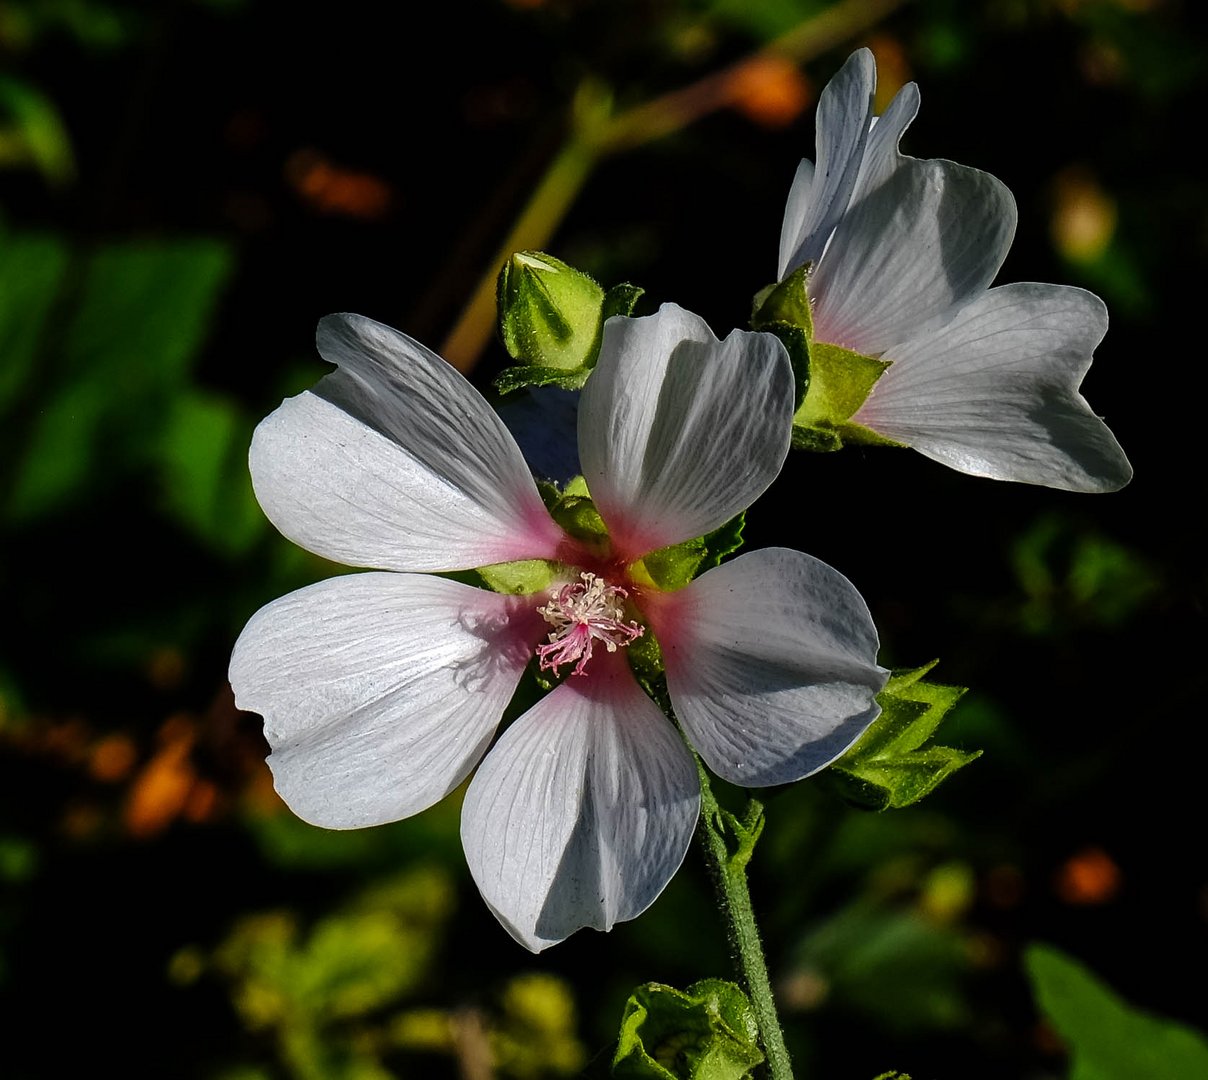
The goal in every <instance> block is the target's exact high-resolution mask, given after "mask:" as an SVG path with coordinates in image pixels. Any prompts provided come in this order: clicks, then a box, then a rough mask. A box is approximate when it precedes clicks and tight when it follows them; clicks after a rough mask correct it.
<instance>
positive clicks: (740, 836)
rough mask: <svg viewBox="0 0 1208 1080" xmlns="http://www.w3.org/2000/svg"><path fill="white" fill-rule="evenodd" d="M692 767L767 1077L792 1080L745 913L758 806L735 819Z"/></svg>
mask: <svg viewBox="0 0 1208 1080" xmlns="http://www.w3.org/2000/svg"><path fill="white" fill-rule="evenodd" d="M696 768H697V771H698V772H699V773H700V789H701V826H702V829H701V839H702V842H703V844H704V848H705V855H706V858H707V859H708V861H709V867H710V869H711V870H712V871H713V878H714V881H715V882H716V884H717V891H718V894H719V896H720V898H721V902H722V910H723V911H724V913H725V916H726V919H727V920H728V923H729V926H728V929H729V932H730V941H731V943H732V945H733V947H734V951H735V952H736V953H737V954H738V955H737V961H738V965H739V967H740V969H741V973H742V981H743V982H744V983H745V984H746V990H747V994H748V995H749V996H750V998H751V1004H752V1005H753V1006H754V1008H755V1017H756V1020H757V1022H758V1023H759V1036H760V1039H761V1040H762V1042H763V1051H764V1054H765V1055H767V1066H768V1073H769V1075H770V1076H771V1080H793V1067H792V1064H791V1062H790V1061H789V1051H788V1047H786V1046H785V1044H784V1032H783V1031H782V1030H781V1028H780V1018H779V1016H778V1015H777V1013H776V1001H775V999H774V998H773V997H772V983H771V980H770V979H769V978H768V966H767V963H766V962H765V961H764V958H763V946H762V945H761V944H760V941H759V928H758V927H757V926H756V925H755V912H754V911H753V909H752V908H751V892H750V890H749V889H748V888H747V869H746V867H747V863H748V862H749V861H750V859H751V855H752V853H753V851H754V848H755V841H756V840H758V839H759V834H760V833H761V832H762V831H763V805H762V804H761V803H760V802H759V801H758V800H757V799H749V800H748V801H747V810H746V814H745V816H744V818H743V819H742V820H739V819H738V818H736V817H734V815H733V814H730V813H729V812H728V811H726V810H723V809H722V808H721V806H720V805H719V804H718V802H717V797H716V796H715V795H714V794H713V788H712V786H711V785H710V782H709V774H708V772H707V771H706V770H705V767H704V765H703V764H702V763H701V760H700V758H697V759H696Z"/></svg>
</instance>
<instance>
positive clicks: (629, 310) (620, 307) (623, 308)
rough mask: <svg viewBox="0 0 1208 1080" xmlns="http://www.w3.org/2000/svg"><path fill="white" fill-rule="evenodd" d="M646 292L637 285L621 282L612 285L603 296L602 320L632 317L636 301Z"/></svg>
mask: <svg viewBox="0 0 1208 1080" xmlns="http://www.w3.org/2000/svg"><path fill="white" fill-rule="evenodd" d="M645 291H646V290H645V289H643V288H642V287H641V286H639V285H630V284H629V283H628V282H622V283H621V284H620V285H614V286H613V287H612V288H611V289H609V290H608V292H606V293H605V294H604V310H603V312H602V313H601V318H602V319H611V318H612V317H613V316H614V315H632V314H633V309H634V308H635V307H637V304H638V301H639V300H640V299H641V298H642V294H643V293H644V292H645Z"/></svg>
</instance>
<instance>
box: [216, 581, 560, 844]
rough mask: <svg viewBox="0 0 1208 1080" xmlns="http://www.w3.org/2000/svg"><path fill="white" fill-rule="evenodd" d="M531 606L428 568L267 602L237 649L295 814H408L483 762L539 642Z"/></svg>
mask: <svg viewBox="0 0 1208 1080" xmlns="http://www.w3.org/2000/svg"><path fill="white" fill-rule="evenodd" d="M542 625H543V624H542V623H541V620H540V618H539V617H538V616H537V615H536V612H535V611H534V610H532V607H531V605H530V604H528V603H527V602H526V601H524V600H520V599H518V598H515V597H505V596H500V595H499V594H497V593H492V592H486V591H485V590H482V589H474V588H471V587H470V586H468V585H461V584H459V583H458V582H455V581H446V580H445V579H443V578H435V577H428V576H427V575H423V574H389V573H369V574H352V575H349V576H346V577H337V578H331V579H329V580H327V581H321V582H319V583H318V584H316V585H311V586H310V587H308V588H305V589H301V590H299V591H298V592H295V593H291V594H290V595H288V596H284V597H282V598H281V599H280V600H276V601H274V602H273V603H271V604H269V605H268V606H267V607H264V608H261V609H260V611H258V612H257V613H256V614H255V615H253V616H252V618H251V621H250V622H249V623H248V624H247V626H246V628H245V629H244V631H243V633H242V634H241V635H240V636H239V640H238V641H237V642H236V643H235V651H234V654H233V655H232V657H231V670H230V677H231V685H232V686H233V687H234V690H235V701H236V704H237V705H238V706H239V707H240V708H241V709H248V710H250V711H252V712H258V713H260V714H261V715H262V716H263V717H264V734H265V737H266V738H267V739H268V741H269V745H270V746H271V747H272V750H273V752H272V755H271V756H270V757H269V759H268V764H269V768H271V769H272V772H273V778H274V782H275V784H276V788H277V791H278V792H279V793H280V794H281V797H282V798H283V799H284V800H285V801H286V803H288V804H289V807H290V809H291V810H293V812H294V813H295V814H297V815H298V816H299V817H300V818H303V819H304V820H306V821H309V822H311V823H312V824H314V825H321V826H323V827H324V828H328V829H355V828H360V827H361V826H365V825H380V824H382V823H383V822H387V821H397V820H399V819H400V818H405V817H409V816H410V815H411V814H416V813H418V812H419V811H420V810H423V809H425V808H426V807H428V806H431V805H432V804H433V803H435V802H437V801H439V800H440V799H441V798H443V797H444V796H445V795H446V794H448V792H450V791H452V790H453V788H455V787H456V786H457V785H458V784H459V783H461V781H462V780H464V779H465V777H466V775H467V774H468V773H469V771H470V770H471V769H472V768H473V767H474V764H475V763H476V762H477V761H478V759H479V758H480V757H481V756H482V754H483V752H484V751H485V750H486V748H487V746H488V745H489V744H490V741H491V737H492V736H493V735H494V733H495V728H496V727H497V726H498V724H499V719H500V717H501V716H502V715H503V710H504V708H505V707H506V705H507V703H508V701H510V700H511V697H512V694H513V692H514V691H515V689H516V684H517V682H518V681H519V679H520V675H521V673H522V672H523V671H524V667H525V665H526V664H527V663H528V661H529V659H530V657H531V656H532V647H533V643H534V642H536V641H537V639H538V638H539V637H540V636H541V628H542Z"/></svg>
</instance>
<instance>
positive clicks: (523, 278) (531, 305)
mask: <svg viewBox="0 0 1208 1080" xmlns="http://www.w3.org/2000/svg"><path fill="white" fill-rule="evenodd" d="M497 298H498V304H499V333H500V336H501V337H502V338H503V344H504V347H505V348H506V349H507V351H508V353H509V354H510V355H511V356H512V358H513V359H514V360H516V361H517V362H518V363H520V364H528V365H534V366H538V367H543V368H554V369H556V370H559V371H567V372H569V371H577V370H580V369H583V368H590V367H591V366H592V365H593V364H594V363H595V361H596V356H597V354H598V353H599V349H600V330H601V327H602V325H603V322H604V290H603V289H602V288H601V287H600V286H599V285H598V284H597V283H596V282H595V281H593V280H592V279H591V278H590V277H588V276H587V275H586V274H583V273H580V272H579V271H578V270H575V269H574V268H573V267H570V266H567V265H566V263H564V262H562V261H561V260H560V259H555V258H554V257H553V256H552V255H546V254H544V253H542V252H540V251H520V252H517V253H516V254H515V255H513V256H512V257H511V258H510V259H509V260H508V261H507V263H505V264H504V267H503V270H502V271H500V274H499V285H498V295H497Z"/></svg>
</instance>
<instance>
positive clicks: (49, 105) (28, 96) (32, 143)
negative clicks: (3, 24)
mask: <svg viewBox="0 0 1208 1080" xmlns="http://www.w3.org/2000/svg"><path fill="white" fill-rule="evenodd" d="M0 110H3V111H4V112H6V113H7V114H8V115H9V116H10V117H11V124H10V125H9V126H7V127H0V166H3V165H4V164H5V163H6V162H13V163H17V164H24V163H28V164H31V165H35V166H36V167H37V168H38V170H39V171H40V172H41V173H42V175H43V176H44V177H45V178H46V180H47V181H48V182H49V183H51V184H54V185H56V186H63V185H65V184H69V183H71V181H72V180H74V179H75V175H76V166H75V156H74V155H73V154H72V151H71V141H70V139H69V138H68V136H67V129H66V128H65V127H64V126H63V121H62V120H61V119H60V118H59V110H58V109H57V108H55V105H54V103H53V102H52V101H51V100H50V99H49V98H48V97H46V95H45V94H43V93H42V92H41V91H40V90H37V89H36V88H34V87H33V86H30V85H29V84H28V83H25V82H22V81H21V80H20V79H16V78H14V77H13V76H11V75H0Z"/></svg>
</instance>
